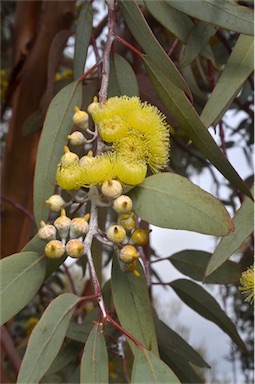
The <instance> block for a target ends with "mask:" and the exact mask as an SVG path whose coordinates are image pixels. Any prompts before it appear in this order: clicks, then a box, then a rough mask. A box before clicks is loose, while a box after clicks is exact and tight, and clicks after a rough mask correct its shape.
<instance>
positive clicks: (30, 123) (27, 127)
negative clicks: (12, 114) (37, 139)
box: [22, 110, 43, 136]
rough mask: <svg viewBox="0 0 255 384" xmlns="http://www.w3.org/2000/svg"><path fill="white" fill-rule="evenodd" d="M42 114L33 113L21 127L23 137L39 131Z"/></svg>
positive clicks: (40, 112)
mask: <svg viewBox="0 0 255 384" xmlns="http://www.w3.org/2000/svg"><path fill="white" fill-rule="evenodd" d="M42 119H43V114H42V111H40V110H37V111H35V112H33V113H32V114H31V115H30V116H29V117H28V118H27V119H26V121H25V123H24V124H23V127H22V134H23V136H28V135H31V134H32V133H34V132H37V131H39V129H40V128H41V125H42Z"/></svg>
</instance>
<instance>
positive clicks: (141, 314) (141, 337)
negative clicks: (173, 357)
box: [111, 257, 158, 355]
mask: <svg viewBox="0 0 255 384" xmlns="http://www.w3.org/2000/svg"><path fill="white" fill-rule="evenodd" d="M137 270H138V272H139V273H140V275H141V276H140V277H136V276H135V275H134V274H133V273H124V272H122V271H121V269H120V267H119V264H118V261H117V259H116V257H114V260H113V267H112V280H111V284H112V294H113V301H114V306H115V308H116V312H117V314H118V318H119V320H120V324H121V326H122V327H123V328H124V329H125V330H126V331H128V332H129V333H131V335H133V336H134V337H135V338H136V339H137V340H138V341H140V343H141V344H142V345H143V346H144V347H146V348H147V349H149V350H151V351H152V352H154V353H155V354H156V355H158V344H157V337H156V332H155V326H154V321H153V314H152V308H151V303H150V299H149V295H148V289H147V285H146V279H145V276H144V272H143V269H142V267H141V265H140V263H139V262H138V264H137ZM130 347H131V349H132V351H133V353H134V351H135V345H134V343H133V342H130Z"/></svg>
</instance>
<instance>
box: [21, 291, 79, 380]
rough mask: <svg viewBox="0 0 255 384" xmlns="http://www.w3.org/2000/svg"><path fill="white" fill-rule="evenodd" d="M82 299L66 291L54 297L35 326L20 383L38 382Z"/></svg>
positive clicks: (59, 345) (57, 350)
mask: <svg viewBox="0 0 255 384" xmlns="http://www.w3.org/2000/svg"><path fill="white" fill-rule="evenodd" d="M79 300H80V298H79V297H78V296H75V295H73V294H72V293H64V294H62V295H60V296H59V297H57V298H56V299H55V300H53V301H52V302H51V303H50V304H49V306H48V307H47V309H46V310H45V312H44V314H43V315H42V317H41V319H40V320H39V322H38V323H37V324H36V326H35V328H34V329H33V331H32V333H31V336H30V339H29V342H28V346H27V350H26V353H25V356H24V358H23V361H22V364H21V368H20V372H19V376H18V380H17V383H18V384H23V383H31V384H32V383H38V382H39V381H40V379H41V378H42V377H43V375H44V374H45V373H46V372H47V370H48V369H49V367H50V366H51V364H52V362H53V360H54V359H55V357H56V356H57V354H58V352H59V350H60V348H61V345H62V343H63V340H64V338H65V334H66V330H67V327H68V324H69V321H70V319H71V317H72V314H73V311H74V308H75V305H76V304H77V303H78V302H79Z"/></svg>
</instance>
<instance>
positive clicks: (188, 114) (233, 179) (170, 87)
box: [143, 55, 251, 197]
mask: <svg viewBox="0 0 255 384" xmlns="http://www.w3.org/2000/svg"><path fill="white" fill-rule="evenodd" d="M143 60H144V62H145V65H146V69H147V72H148V75H149V77H150V80H151V82H152V84H153V86H154V87H155V89H156V91H157V93H158V95H159V96H160V98H161V100H162V101H163V102H164V104H165V105H166V107H167V108H168V109H169V111H170V112H171V113H172V115H173V117H174V118H175V119H176V120H177V121H178V123H179V124H180V126H181V128H182V129H183V130H184V132H185V133H186V135H187V136H188V137H189V138H190V139H191V140H192V142H193V143H194V145H196V147H197V148H198V149H199V150H200V152H201V153H202V154H203V155H204V156H206V158H207V159H208V160H209V161H211V163H212V164H213V165H214V166H215V167H216V168H217V169H218V170H219V171H220V172H221V173H222V175H223V176H225V177H226V179H227V180H229V181H230V183H231V184H232V185H233V186H235V187H236V188H238V189H239V190H240V191H242V192H243V193H245V194H246V195H248V196H250V197H251V193H250V191H249V188H248V187H247V185H246V184H245V183H244V182H243V180H242V179H241V177H240V176H239V175H238V173H237V172H236V170H235V169H234V168H233V167H232V165H231V164H230V163H229V161H228V160H227V159H226V157H225V156H224V155H223V153H222V151H221V150H220V148H219V147H218V146H217V144H216V143H215V141H214V140H213V138H212V136H211V135H210V133H209V132H208V130H207V129H206V127H205V125H204V124H203V123H202V121H201V119H200V118H199V116H198V114H197V112H196V111H195V109H194V107H193V106H192V104H191V103H190V101H189V100H188V98H187V97H186V96H185V94H184V93H183V92H182V91H181V89H179V88H177V87H176V86H175V84H173V83H172V82H171V81H169V78H168V76H167V74H166V72H165V71H164V68H162V66H161V65H160V63H159V62H157V61H155V59H154V60H152V59H151V58H150V57H148V56H146V55H143Z"/></svg>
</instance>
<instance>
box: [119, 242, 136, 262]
mask: <svg viewBox="0 0 255 384" xmlns="http://www.w3.org/2000/svg"><path fill="white" fill-rule="evenodd" d="M138 257H139V253H138V252H137V250H136V248H135V247H133V245H125V246H124V247H123V248H122V249H121V251H120V253H119V258H120V260H121V261H123V263H126V264H131V263H133V262H134V261H135V260H136V259H138Z"/></svg>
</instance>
